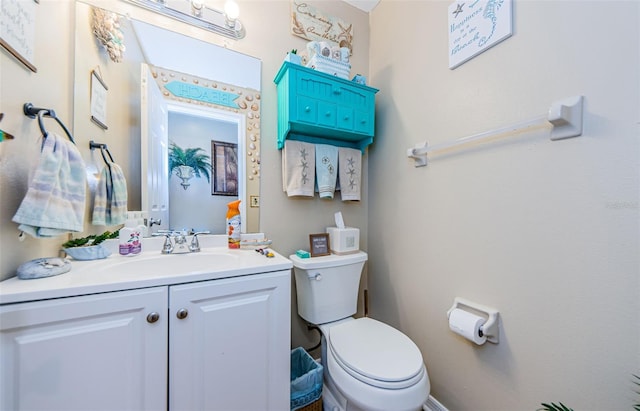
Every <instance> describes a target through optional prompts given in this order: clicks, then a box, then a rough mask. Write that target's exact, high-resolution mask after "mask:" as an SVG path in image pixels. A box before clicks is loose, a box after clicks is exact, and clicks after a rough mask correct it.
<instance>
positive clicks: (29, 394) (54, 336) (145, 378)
mask: <svg viewBox="0 0 640 411" xmlns="http://www.w3.org/2000/svg"><path fill="white" fill-rule="evenodd" d="M33 281H38V280H33ZM153 313H157V314H158V315H157V318H156V316H155V315H153ZM166 313H167V287H156V288H149V289H142V290H133V291H121V292H112V293H103V294H97V295H88V296H81V297H70V298H61V299H54V300H46V301H38V302H28V303H20V304H11V305H5V306H2V307H0V355H1V359H2V360H1V361H0V362H1V364H2V366H1V367H0V409H2V410H41V411H42V410H65V411H68V410H162V409H166V402H167V401H166V392H167V388H166V386H167V383H166V381H167V359H166V358H167V357H166V352H167V315H166ZM150 314H151V315H150Z"/></svg>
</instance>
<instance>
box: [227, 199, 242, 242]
mask: <svg viewBox="0 0 640 411" xmlns="http://www.w3.org/2000/svg"><path fill="white" fill-rule="evenodd" d="M240 201H242V200H236V201H232V202H230V203H229V204H227V206H228V207H229V209H228V210H227V236H228V238H229V248H240V227H241V225H242V219H241V218H240V209H239V207H240Z"/></svg>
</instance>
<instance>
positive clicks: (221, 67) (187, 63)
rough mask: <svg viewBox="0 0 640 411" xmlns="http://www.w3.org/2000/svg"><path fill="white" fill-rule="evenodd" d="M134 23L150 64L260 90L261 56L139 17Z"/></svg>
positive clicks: (145, 56)
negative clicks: (179, 31) (221, 45)
mask: <svg viewBox="0 0 640 411" xmlns="http://www.w3.org/2000/svg"><path fill="white" fill-rule="evenodd" d="M131 24H132V25H133V29H134V31H135V34H136V36H137V37H138V40H139V43H140V47H141V48H142V52H143V54H144V58H145V60H146V61H147V62H148V63H149V64H150V65H152V66H157V67H164V68H167V69H171V70H175V71H179V72H182V73H189V74H193V75H194V76H196V77H202V78H206V79H212V80H216V81H219V82H222V83H228V84H233V85H236V86H239V87H245V88H251V89H254V90H260V75H259V74H258V76H256V75H255V73H260V60H258V59H256V58H254V57H250V56H247V55H245V54H242V53H238V52H235V51H232V50H229V49H225V48H222V47H219V46H216V45H214V44H211V43H207V42H206V41H202V40H197V39H193V38H190V37H187V36H184V35H182V34H179V33H175V32H173V31H169V30H165V29H162V28H160V27H157V26H154V25H151V24H147V23H144V22H141V21H138V20H132V22H131ZM222 61H223V62H224V64H220V62H222ZM229 68H232V69H231V70H230V69H229Z"/></svg>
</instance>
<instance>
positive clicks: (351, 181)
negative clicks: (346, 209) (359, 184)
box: [349, 180, 356, 190]
mask: <svg viewBox="0 0 640 411" xmlns="http://www.w3.org/2000/svg"><path fill="white" fill-rule="evenodd" d="M355 186H356V182H355V181H353V180H349V188H351V189H352V190H353V188H354V187H355Z"/></svg>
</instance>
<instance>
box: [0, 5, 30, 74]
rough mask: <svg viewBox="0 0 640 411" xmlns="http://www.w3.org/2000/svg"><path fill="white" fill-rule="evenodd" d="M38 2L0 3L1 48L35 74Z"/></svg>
mask: <svg viewBox="0 0 640 411" xmlns="http://www.w3.org/2000/svg"><path fill="white" fill-rule="evenodd" d="M38 3H39V1H38V0H2V1H0V5H1V6H2V7H0V46H2V47H3V48H4V49H5V50H7V51H8V52H9V53H10V54H11V55H12V56H13V57H15V58H16V59H17V60H18V61H19V62H21V63H22V64H24V65H25V66H26V67H27V68H28V69H29V70H31V71H33V72H34V73H37V72H38V69H37V68H36V66H35V65H34V49H35V37H36V34H35V33H36V5H37V4H38Z"/></svg>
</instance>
